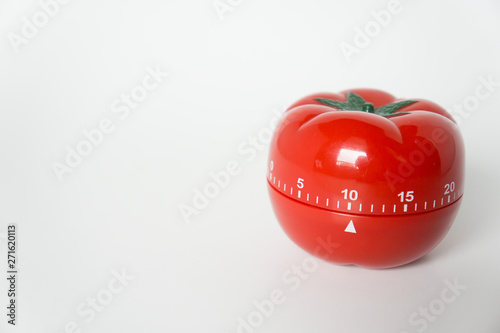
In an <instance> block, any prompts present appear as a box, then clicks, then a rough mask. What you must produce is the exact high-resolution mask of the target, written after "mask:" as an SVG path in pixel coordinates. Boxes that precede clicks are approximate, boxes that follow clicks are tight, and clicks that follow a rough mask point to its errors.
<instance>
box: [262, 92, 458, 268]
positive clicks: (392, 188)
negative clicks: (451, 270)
mask: <svg viewBox="0 0 500 333" xmlns="http://www.w3.org/2000/svg"><path fill="white" fill-rule="evenodd" d="M350 91H351V92H354V93H356V94H358V95H359V96H361V97H363V98H364V99H365V100H366V101H367V102H371V103H373V104H374V106H375V107H380V106H382V105H385V104H388V103H393V102H394V101H398V100H397V99H395V98H394V97H393V96H391V95H390V94H387V93H385V92H381V91H377V90H369V89H355V90H350ZM345 93H346V92H343V93H340V94H316V95H312V96H308V97H305V98H303V99H302V100H300V101H298V102H297V103H295V104H294V105H292V107H291V108H290V109H288V110H287V111H286V113H285V114H284V116H283V118H282V119H281V122H280V123H279V124H278V126H277V129H276V131H275V134H274V137H273V139H272V141H271V149H270V155H269V168H268V182H269V185H270V187H271V188H272V189H273V191H270V193H271V198H272V201H273V207H274V210H275V212H276V215H277V217H278V219H279V220H280V223H281V225H282V226H283V228H284V229H285V231H286V232H287V233H288V234H289V235H290V237H291V238H292V239H293V240H294V241H295V242H296V243H297V244H299V245H300V246H302V247H303V248H304V249H306V250H307V251H309V252H311V247H312V246H313V244H317V241H316V238H317V237H321V236H322V235H323V236H324V237H326V236H328V235H330V237H334V238H336V239H335V242H338V243H339V244H340V245H339V249H338V250H337V251H336V252H335V253H336V254H335V255H334V256H330V257H329V258H328V260H330V261H333V262H339V263H353V264H358V265H361V266H367V267H389V266H395V265H401V264H404V263H406V262H409V261H412V260H415V259H417V258H419V257H420V256H422V255H424V254H425V253H427V252H428V251H430V250H431V249H432V248H433V247H434V246H435V245H436V244H437V243H438V242H439V240H441V239H442V238H443V237H444V235H445V234H446V231H447V230H448V229H449V226H450V225H451V223H452V221H453V218H454V216H455V215H456V212H457V209H458V206H459V204H458V201H459V200H460V198H461V197H462V194H463V183H464V144H463V141H462V137H461V135H460V131H459V129H458V126H457V125H456V123H455V122H454V121H453V119H452V117H451V116H450V115H449V114H448V113H447V112H446V111H445V110H444V109H442V108H441V107H439V106H438V105H436V104H434V103H432V102H429V101H424V100H418V101H417V102H415V103H413V104H411V105H408V106H404V107H403V108H402V109H400V110H398V112H407V113H408V114H402V115H398V116H391V117H383V116H380V115H377V114H373V113H367V112H361V111H343V110H342V111H341V110H338V109H336V108H333V107H331V106H326V105H321V103H319V102H318V101H316V100H315V99H316V98H318V97H322V98H329V99H335V100H339V101H345V100H346V97H345ZM275 192H276V193H275ZM280 195H281V197H283V198H281V197H280ZM279 198H281V199H279ZM454 203H457V204H454ZM308 216H309V218H308ZM351 216H354V217H352V218H351ZM346 218H349V221H347V222H350V220H351V219H352V220H353V225H354V226H355V228H356V230H358V226H360V228H361V229H362V230H364V231H363V233H362V234H361V231H360V232H356V233H352V232H348V231H344V229H345V228H346V227H347V224H345V220H346ZM344 224H345V225H344ZM342 227H343V228H344V229H342ZM339 228H340V229H342V231H341V232H340V234H339V232H338V230H339ZM361 229H360V230H361ZM337 238H338V239H337ZM349 242H353V244H351V245H348V243H349ZM389 243H391V244H389ZM377 244H378V245H377ZM381 244H384V245H383V246H382V247H380V246H381ZM377 246H379V247H377ZM361 254H362V255H361ZM383 257H386V258H383ZM325 259H327V258H325Z"/></svg>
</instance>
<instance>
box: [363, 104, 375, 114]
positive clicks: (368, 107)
mask: <svg viewBox="0 0 500 333" xmlns="http://www.w3.org/2000/svg"><path fill="white" fill-rule="evenodd" d="M363 111H364V112H368V113H375V108H374V107H373V103H366V104H365V105H363Z"/></svg>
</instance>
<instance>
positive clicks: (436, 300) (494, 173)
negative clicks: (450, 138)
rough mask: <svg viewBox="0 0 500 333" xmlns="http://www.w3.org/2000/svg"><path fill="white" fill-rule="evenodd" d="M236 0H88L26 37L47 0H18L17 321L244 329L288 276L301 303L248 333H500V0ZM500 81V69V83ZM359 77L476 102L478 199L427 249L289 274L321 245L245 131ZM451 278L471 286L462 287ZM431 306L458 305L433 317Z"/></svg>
mask: <svg viewBox="0 0 500 333" xmlns="http://www.w3.org/2000/svg"><path fill="white" fill-rule="evenodd" d="M47 1H48V0H45V1H43V3H46V2H47ZM61 1H62V0H61ZM226 1H229V0H226ZM224 3H229V5H228V6H230V7H231V10H228V11H226V12H223V13H218V12H217V10H216V9H215V8H214V2H213V1H212V0H204V1H199V0H191V1H180V0H178V1H159V0H142V1H137V0H136V1H131V0H121V1H118V0H114V1H111V0H108V1H97V0H90V1H89V0H87V1H80V0H73V1H71V2H69V3H68V4H60V5H59V9H58V12H57V13H56V14H54V15H53V17H50V19H49V20H48V23H47V24H46V25H44V26H41V27H40V28H37V29H38V32H36V33H34V32H33V31H31V33H32V36H31V37H30V38H26V39H25V40H24V42H23V43H21V44H19V45H17V47H16V46H15V45H14V44H13V43H12V38H13V37H12V36H14V35H13V34H16V35H18V36H22V29H23V25H25V24H26V21H24V19H23V18H24V17H26V18H27V19H28V20H29V21H31V22H33V16H34V15H35V16H36V15H37V13H38V15H40V14H39V13H40V11H41V10H42V9H41V5H40V4H39V3H38V2H37V1H34V0H15V1H14V0H2V1H0V37H1V38H0V60H1V61H0V73H1V75H0V152H1V156H2V158H1V162H0V214H1V215H0V228H1V230H0V233H3V234H4V236H5V233H6V229H7V225H8V224H10V223H16V224H17V227H18V237H19V241H18V243H17V245H18V253H17V254H18V257H19V259H18V264H19V266H18V268H19V277H18V286H17V288H18V298H17V302H18V309H17V310H18V321H17V325H16V326H15V327H12V326H11V325H8V324H7V323H6V321H7V317H6V312H7V310H6V308H5V306H6V304H7V303H6V302H7V299H6V294H7V283H6V279H5V278H2V279H1V281H2V282H1V283H0V294H1V299H2V301H1V303H2V306H1V309H3V310H0V312H1V313H0V318H1V322H0V332H35V331H36V332H48V333H52V332H53V333H59V332H217V333H219V332H237V331H238V325H239V324H238V323H239V318H242V320H245V321H248V318H249V316H250V317H251V318H254V320H255V318H257V319H258V315H256V314H255V312H256V311H257V308H256V306H255V302H263V301H264V300H266V299H269V297H270V294H271V292H273V290H279V291H281V292H282V293H283V297H284V299H285V300H284V302H283V303H282V304H279V305H276V306H275V308H274V310H273V311H272V313H271V314H270V315H269V316H268V317H265V318H264V320H263V321H262V322H260V323H257V324H256V325H254V326H256V327H255V328H251V330H249V329H248V327H247V328H246V329H245V328H240V329H239V331H240V332H245V333H249V332H251V331H254V332H259V333H260V332H262V333H263V332H315V333H326V332H329V333H330V332H384V333H387V332H396V333H399V332H404V331H406V332H418V331H425V332H492V333H493V332H499V331H500V316H499V312H500V285H499V283H498V280H499V275H500V236H499V233H500V224H499V223H498V219H499V218H498V197H499V195H498V189H499V187H500V186H499V177H498V172H499V171H498V170H499V169H500V158H499V157H498V154H499V149H498V142H499V139H500V131H499V130H498V123H499V121H500V109H499V104H500V87H499V85H498V82H500V62H499V59H500V44H499V38H498V36H499V33H500V20H499V18H500V4H499V3H498V2H497V1H493V0H477V1H472V0H462V1H453V2H451V1H445V0H425V1H411V0H402V1H401V4H400V8H399V12H398V13H397V14H394V15H391V17H390V22H389V23H388V24H386V26H385V27H381V28H380V24H378V23H374V22H376V21H374V16H373V14H371V12H372V11H375V12H380V11H381V10H386V9H387V7H388V1H383V0H377V1H367V0H366V1H348V0H341V1H331V0H330V1H327V0H310V1H291V0H278V1H264V0H246V1H237V0H232V1H230V2H224ZM38 19H41V20H42V21H40V22H41V25H43V24H45V22H43V15H42V16H40V17H38ZM40 22H39V24H40ZM366 27H369V28H370V27H371V28H372V29H375V30H371V32H370V33H371V35H372V37H370V40H369V41H368V42H366V41H365V44H366V45H362V44H359V41H358V45H361V46H362V47H360V48H359V53H356V54H353V55H352V57H350V59H349V60H351V61H350V62H349V61H348V59H347V57H345V56H344V54H343V52H342V51H341V45H345V44H342V43H348V44H351V45H353V46H356V44H355V36H356V34H359V32H357V31H358V30H356V29H361V30H364V29H365V28H366ZM377 27H379V28H380V29H379V31H377V30H376V29H377ZM26 29H27V28H25V30H26ZM28 30H29V29H28ZM25 32H26V31H25ZM23 38H24V37H23ZM358 38H359V37H358ZM16 51H17V52H16ZM157 67H158V68H159V69H160V70H161V71H163V72H168V73H169V76H168V77H167V78H165V79H164V80H163V82H162V83H161V84H159V85H158V87H157V88H156V89H154V90H153V91H151V92H149V93H148V95H147V98H145V100H144V101H142V102H141V103H139V104H138V106H137V107H136V108H135V109H132V110H131V111H130V114H129V115H128V116H127V117H122V118H123V119H122V118H120V115H122V116H123V115H124V114H121V113H114V112H113V107H112V105H113V103H116V101H117V100H118V101H119V99H120V98H121V97H120V96H121V95H122V94H129V93H130V92H131V91H132V90H133V89H139V88H137V87H138V85H140V84H141V83H142V80H143V78H144V77H145V76H146V75H147V73H148V72H147V69H148V68H151V69H156V68H157ZM482 80H483V81H484V80H491V81H493V82H496V85H492V86H490V87H489V89H490V91H489V94H488V97H487V98H481V99H480V100H479V99H478V98H476V97H475V94H476V91H477V89H480V90H481V92H483V93H484V92H486V91H488V90H487V89H488V87H486V86H485V85H484V84H483V83H482ZM354 87H373V88H378V89H382V90H386V91H388V92H391V93H392V94H394V95H396V96H400V97H406V98H426V99H430V100H433V101H435V102H437V103H438V104H441V105H442V106H444V107H446V108H447V109H448V110H450V112H452V113H453V114H454V115H455V116H456V117H457V118H458V120H459V121H460V123H461V125H460V126H461V128H462V130H463V136H464V139H465V141H466V148H467V177H466V178H467V180H466V188H465V196H464V200H463V205H462V207H461V211H460V213H459V215H458V217H457V219H456V221H455V223H454V225H453V227H452V229H451V231H450V232H449V234H448V235H447V237H446V238H445V240H444V241H443V242H442V243H441V244H440V245H439V246H438V247H437V248H436V249H435V250H434V251H433V252H431V253H430V254H429V255H427V256H426V257H424V258H423V259H422V260H419V261H417V262H415V263H412V264H410V265H406V266H403V267H400V268H395V269H389V270H368V269H363V268H358V267H355V266H350V267H344V266H337V265H333V264H329V263H326V262H322V261H317V267H316V268H315V270H314V271H313V272H312V273H310V274H309V275H308V276H307V278H304V279H300V285H296V284H291V283H289V282H286V279H285V280H283V276H284V275H285V276H289V274H290V272H289V270H291V269H292V267H293V266H294V265H299V266H300V265H301V264H302V263H303V261H304V260H306V261H307V260H310V259H308V258H309V256H308V254H306V253H305V252H303V251H302V250H301V249H299V248H298V247H297V246H296V245H295V244H294V243H292V242H291V241H290V240H289V239H288V238H287V236H286V235H285V234H284V232H283V231H282V230H281V228H280V227H279V224H278V222H277V221H276V219H275V217H274V215H273V212H272V209H271V206H270V202H269V199H268V195H267V190H266V180H265V172H266V164H267V162H266V159H267V146H263V147H260V146H259V148H262V149H261V150H257V149H254V153H255V155H253V154H252V153H249V152H248V153H247V154H242V153H241V151H240V152H239V151H238V147H241V146H243V147H244V148H246V149H248V148H249V147H250V141H249V140H252V139H249V138H252V137H258V135H259V133H261V132H262V131H265V129H266V128H267V127H268V126H269V122H270V121H271V120H272V119H273V117H275V112H274V111H273V110H283V109H284V108H286V107H287V106H288V105H290V104H291V103H293V102H294V101H295V100H297V99H298V98H300V97H302V96H304V95H307V94H310V93H313V92H318V91H332V92H336V91H340V90H344V89H348V88H354ZM122 105H123V104H122ZM115 106H116V105H115ZM459 106H462V108H463V109H464V110H465V111H462V113H461V114H460V113H458V111H457V110H458V107H459ZM102 119H109V120H110V121H111V122H112V124H113V126H114V127H113V129H114V130H113V132H112V133H109V134H105V135H104V138H103V142H102V143H101V144H99V145H97V146H95V147H93V149H92V152H91V153H90V154H89V155H88V156H86V157H84V158H83V159H82V161H80V163H79V164H78V165H77V166H76V167H74V168H72V172H71V173H69V172H68V173H64V174H63V175H62V181H60V180H59V179H58V177H57V175H56V173H55V172H54V169H53V164H54V162H57V163H65V158H66V154H67V152H68V151H67V147H68V146H69V147H70V148H72V149H75V147H76V146H77V145H78V144H79V143H81V142H82V141H84V140H85V137H84V135H83V134H82V131H84V130H87V131H90V130H92V129H95V128H97V127H98V126H99V123H100V122H101V121H102ZM232 160H235V161H237V162H238V163H239V165H240V167H241V172H240V174H238V175H237V176H234V177H231V180H230V184H229V185H228V186H226V187H225V188H223V189H222V190H221V191H220V193H219V194H218V195H217V196H216V197H215V198H213V199H211V200H210V202H209V205H208V207H207V208H206V209H201V210H200V211H199V214H198V215H196V216H191V218H190V219H189V223H187V221H186V219H183V218H182V216H181V214H180V213H179V206H180V205H181V204H187V205H192V200H193V197H194V193H195V192H194V191H195V190H196V189H198V190H203V188H204V186H206V184H208V183H210V182H211V178H210V176H209V174H210V172H219V171H221V170H223V169H224V168H225V167H226V165H227V163H228V162H229V161H232ZM0 246H1V252H0V253H1V256H0V258H1V259H0V260H1V262H2V264H1V267H2V271H3V272H5V271H6V242H5V239H0ZM122 271H125V273H126V274H127V275H128V276H129V278H130V281H127V282H125V284H126V285H123V284H122V285H119V283H118V282H117V281H115V278H114V273H113V272H115V274H116V272H122ZM5 274H6V273H5ZM1 276H4V273H2V275H1ZM132 277H133V279H132ZM446 281H449V282H451V283H453V282H454V281H456V282H457V283H458V284H460V285H461V286H463V288H465V290H461V291H459V292H458V293H459V295H458V296H456V297H455V299H454V300H453V302H451V303H449V304H445V303H443V302H442V301H440V298H441V294H442V291H443V289H445V288H446V287H447V284H446ZM110 283H111V285H112V286H114V287H115V288H114V289H113V290H115V291H116V288H117V287H118V286H120V288H119V289H120V292H116V293H115V294H112V293H111V292H110V291H109V285H110ZM292 289H294V290H292ZM110 295H111V299H110V298H109V296H110ZM447 295H451V294H449V293H448V294H447ZM96 297H97V298H99V299H100V300H101V302H104V303H106V304H105V305H104V306H102V307H98V309H99V311H97V310H91V309H92V308H91V307H90V305H89V304H90V303H88V302H91V300H92V299H93V298H96ZM98 302H99V301H98ZM440 304H445V307H444V309H442V308H440V307H439V306H440ZM97 305H98V306H101V305H102V304H101V305H99V304H97ZM429 306H434V307H437V308H436V309H438V310H439V311H438V312H439V313H438V315H436V316H433V317H430V318H432V319H425V320H423V319H422V318H425V317H422V316H421V315H420V314H419V311H422V310H421V308H426V307H427V308H428V307H429ZM79 310H80V311H79ZM82 311H84V312H83V313H82ZM85 311H86V312H85ZM429 313H430V314H431V315H432V312H429ZM252 316H253V317H252ZM256 316H257V317H256ZM412 316H413V317H412ZM411 318H413V320H420V321H419V322H418V323H415V321H412V319H411Z"/></svg>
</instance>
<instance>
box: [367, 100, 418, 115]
mask: <svg viewBox="0 0 500 333" xmlns="http://www.w3.org/2000/svg"><path fill="white" fill-rule="evenodd" d="M415 102H417V101H399V102H395V103H391V104H387V105H384V106H382V107H379V108H377V109H375V113H376V114H379V115H381V116H384V117H387V116H388V115H395V114H393V112H396V111H397V110H399V109H401V108H402V107H403V106H407V105H410V104H413V103H415ZM407 113H408V112H405V114H407Z"/></svg>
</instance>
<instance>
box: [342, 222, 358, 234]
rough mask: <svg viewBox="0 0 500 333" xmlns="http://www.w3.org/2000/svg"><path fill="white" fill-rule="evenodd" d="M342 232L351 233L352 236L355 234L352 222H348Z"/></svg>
mask: <svg viewBox="0 0 500 333" xmlns="http://www.w3.org/2000/svg"><path fill="white" fill-rule="evenodd" d="M344 231H345V232H352V233H353V234H355V233H356V228H354V223H352V220H351V222H349V224H348V225H347V228H345V230H344Z"/></svg>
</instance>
